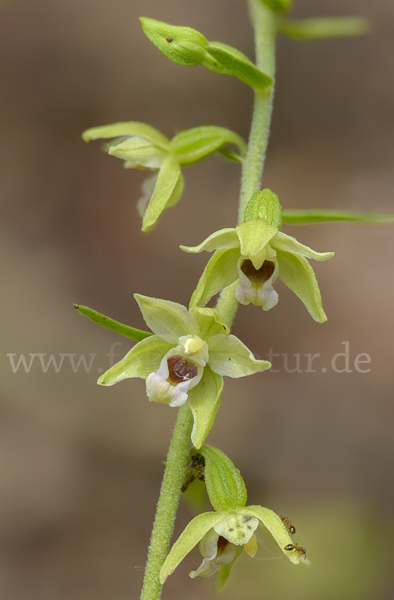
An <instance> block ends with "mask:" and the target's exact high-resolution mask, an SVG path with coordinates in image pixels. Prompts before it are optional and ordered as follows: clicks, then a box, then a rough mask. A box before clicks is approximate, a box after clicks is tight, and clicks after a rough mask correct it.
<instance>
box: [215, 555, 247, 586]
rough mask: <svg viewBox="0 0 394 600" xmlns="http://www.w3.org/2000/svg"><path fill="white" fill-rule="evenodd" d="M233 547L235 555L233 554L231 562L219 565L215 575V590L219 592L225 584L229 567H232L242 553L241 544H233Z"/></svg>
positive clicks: (228, 575)
mask: <svg viewBox="0 0 394 600" xmlns="http://www.w3.org/2000/svg"><path fill="white" fill-rule="evenodd" d="M234 547H235V555H234V558H233V560H232V561H231V563H229V564H228V565H220V567H219V570H218V574H217V575H216V579H215V590H216V591H217V592H220V591H221V590H222V589H223V587H224V586H225V584H226V583H227V581H228V578H229V577H230V574H231V569H232V568H233V566H234V563H235V562H236V561H237V559H238V558H239V557H240V556H241V554H242V553H243V547H242V546H234Z"/></svg>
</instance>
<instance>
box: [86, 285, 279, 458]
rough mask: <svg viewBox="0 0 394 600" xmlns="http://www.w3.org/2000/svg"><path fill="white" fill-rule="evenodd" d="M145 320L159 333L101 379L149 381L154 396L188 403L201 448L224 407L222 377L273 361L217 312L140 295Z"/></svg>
mask: <svg viewBox="0 0 394 600" xmlns="http://www.w3.org/2000/svg"><path fill="white" fill-rule="evenodd" d="M135 299H136V300H137V302H138V304H139V307H140V309H141V312H142V316H143V317H144V319H145V321H146V324H147V325H148V327H149V328H150V329H151V330H152V331H153V333H154V334H155V335H153V336H151V337H148V338H146V339H144V340H142V341H141V342H139V343H138V344H136V345H135V346H134V347H133V348H132V349H131V350H130V352H129V353H128V354H127V355H126V356H125V357H124V358H123V359H122V360H121V361H120V362H118V363H117V364H116V365H114V366H113V367H112V368H111V369H109V370H108V371H107V372H106V373H104V374H103V375H102V376H101V377H100V378H99V380H98V383H99V384H100V385H114V384H115V383H118V382H119V381H122V380H123V379H127V378H130V377H141V378H143V379H146V391H147V395H148V398H149V400H151V401H154V402H164V403H165V404H169V405H170V406H173V407H178V406H182V405H183V404H184V403H185V402H186V401H187V402H188V404H189V406H190V409H191V411H192V413H193V417H194V427H193V432H192V442H193V444H194V445H195V446H196V448H200V447H201V446H202V444H203V443H204V440H205V438H206V436H207V435H208V433H209V431H210V429H211V427H212V425H213V421H214V419H215V416H216V413H217V411H218V408H219V405H220V398H221V393H222V389H223V375H227V376H229V377H236V378H237V377H244V376H246V375H252V374H253V373H257V372H259V371H264V370H265V369H268V368H269V367H270V366H271V365H270V363H269V362H267V361H264V360H256V359H255V358H254V356H253V354H252V353H251V352H250V350H248V348H247V347H246V346H244V344H243V343H242V342H241V341H240V340H239V339H238V338H237V337H235V336H234V335H230V333H229V329H228V327H227V325H226V324H225V323H224V322H223V319H222V318H221V316H220V314H219V313H218V311H217V310H214V309H211V308H195V309H194V310H192V311H191V312H189V311H187V310H186V308H185V307H184V306H181V305H180V304H177V303H175V302H170V301H168V300H159V299H157V298H148V297H146V296H140V295H139V294H135Z"/></svg>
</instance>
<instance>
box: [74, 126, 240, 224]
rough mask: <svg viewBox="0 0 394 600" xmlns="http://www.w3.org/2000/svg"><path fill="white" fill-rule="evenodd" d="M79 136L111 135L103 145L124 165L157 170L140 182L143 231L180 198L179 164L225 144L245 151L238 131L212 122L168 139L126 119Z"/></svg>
mask: <svg viewBox="0 0 394 600" xmlns="http://www.w3.org/2000/svg"><path fill="white" fill-rule="evenodd" d="M82 137H83V139H84V140H85V141H86V142H88V141H90V140H97V139H100V138H102V139H112V141H111V142H110V143H108V144H107V145H106V147H105V149H106V150H107V151H108V154H110V155H111V156H116V157H117V158H120V159H122V160H124V161H125V163H124V166H125V167H126V168H138V169H150V170H157V171H158V173H155V174H154V175H151V176H150V177H148V178H147V179H146V180H145V181H144V183H143V184H142V192H143V195H142V196H141V198H140V199H139V200H138V203H137V208H138V211H139V213H140V215H141V217H142V218H143V221H142V230H143V231H147V230H149V229H151V227H153V225H155V223H156V222H157V220H158V218H159V217H160V215H161V213H162V212H163V210H165V209H166V208H169V207H171V206H174V204H176V203H177V202H178V201H179V200H180V198H181V196H182V193H183V188H184V179H183V175H182V172H181V166H183V165H189V164H192V163H195V162H197V161H199V160H201V159H203V158H205V157H207V156H209V155H210V154H212V153H213V152H215V151H216V150H219V151H220V150H224V151H226V149H227V146H228V144H232V145H234V146H236V147H237V149H238V150H239V152H240V154H241V155H243V154H245V152H246V144H245V142H244V140H243V139H242V138H241V137H240V136H239V135H238V134H236V133H234V132H233V131H230V130H229V129H225V128H224V127H215V126H203V127H195V128H193V129H188V130H186V131H182V132H181V133H179V134H177V135H176V136H175V137H174V138H173V139H172V140H171V141H170V140H169V139H168V138H166V136H165V135H163V134H162V133H160V131H157V129H155V128H154V127H151V126H150V125H146V124H145V123H138V122H136V121H128V122H124V123H115V124H113V125H105V126H102V127H93V128H92V129H88V130H86V131H85V132H84V133H83V135H82ZM235 156H236V157H237V158H240V157H239V155H235ZM240 159H241V158H240Z"/></svg>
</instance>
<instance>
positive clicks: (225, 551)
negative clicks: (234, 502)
mask: <svg viewBox="0 0 394 600" xmlns="http://www.w3.org/2000/svg"><path fill="white" fill-rule="evenodd" d="M267 530H268V532H269V533H270V534H271V535H272V537H273V538H274V540H275V541H276V543H277V544H278V546H279V548H280V549H281V550H282V552H283V554H284V555H285V556H286V557H287V558H288V559H289V560H290V561H291V562H292V563H293V564H295V565H298V564H299V562H300V557H301V556H304V557H305V549H304V548H301V547H300V546H298V545H297V544H295V543H294V542H292V539H291V536H290V533H289V530H288V528H287V527H286V525H285V523H284V522H283V521H282V518H281V517H280V516H278V515H277V514H275V513H274V512H273V511H272V510H269V509H268V508H263V507H262V506H243V507H239V508H237V509H233V510H227V511H222V512H206V513H202V514H201V515H198V516H197V517H195V518H194V519H193V520H192V521H191V522H190V523H189V524H188V525H187V527H186V529H185V530H184V531H183V532H182V533H181V535H180V537H179V538H178V540H177V541H176V542H175V544H174V545H173V547H172V548H171V551H170V553H169V554H168V556H167V558H166V560H165V562H164V564H163V567H162V569H161V571H160V582H161V583H162V584H163V583H164V582H165V580H166V579H167V577H168V576H169V575H171V573H173V571H174V570H175V568H176V567H177V566H178V565H179V563H180V562H181V561H182V560H183V559H184V558H185V556H186V555H187V554H188V553H189V552H190V551H191V550H192V549H193V548H194V547H195V546H196V545H197V544H199V549H200V552H201V554H202V557H203V561H202V563H201V565H200V566H199V567H198V568H197V569H196V570H195V571H191V573H190V574H189V576H190V577H192V578H195V577H197V576H199V577H209V576H211V575H214V574H215V573H216V572H218V571H219V572H218V579H219V581H218V587H222V586H223V585H224V583H225V581H226V580H227V578H228V576H229V574H230V570H231V568H232V566H233V564H234V562H235V561H236V560H237V558H239V556H240V555H241V554H242V553H243V552H246V554H247V555H248V556H250V557H252V558H253V557H254V556H255V555H256V552H257V544H258V541H259V539H261V540H262V539H263V538H264V536H265V534H266V532H267ZM303 562H304V561H303Z"/></svg>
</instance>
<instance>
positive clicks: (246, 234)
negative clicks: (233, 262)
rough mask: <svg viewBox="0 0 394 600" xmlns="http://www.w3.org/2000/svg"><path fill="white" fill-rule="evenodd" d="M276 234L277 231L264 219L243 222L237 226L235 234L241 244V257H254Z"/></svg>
mask: <svg viewBox="0 0 394 600" xmlns="http://www.w3.org/2000/svg"><path fill="white" fill-rule="evenodd" d="M277 232H278V229H277V228H276V227H275V226H274V225H270V224H269V223H268V222H267V221H265V220H264V219H253V220H251V221H244V222H243V223H241V225H238V227H237V234H238V238H239V241H240V243H241V254H242V256H255V255H256V254H257V253H258V252H260V250H262V249H263V248H264V247H265V246H266V245H267V244H268V243H269V241H270V240H271V239H272V238H273V237H274V235H275V234H276V233H277Z"/></svg>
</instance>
